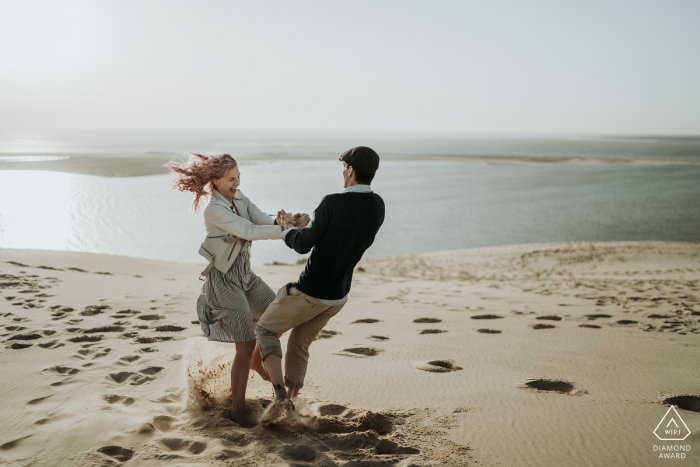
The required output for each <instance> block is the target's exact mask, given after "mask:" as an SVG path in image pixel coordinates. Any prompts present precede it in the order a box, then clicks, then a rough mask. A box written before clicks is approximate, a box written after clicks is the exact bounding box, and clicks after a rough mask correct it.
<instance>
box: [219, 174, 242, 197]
mask: <svg viewBox="0 0 700 467" xmlns="http://www.w3.org/2000/svg"><path fill="white" fill-rule="evenodd" d="M212 183H213V184H214V188H216V190H217V191H218V192H219V193H221V194H222V195H223V196H224V197H225V198H227V199H230V198H233V197H234V196H236V190H237V189H238V186H239V185H240V184H241V172H240V170H238V166H236V167H231V168H230V169H229V170H228V172H226V173H225V174H224V176H223V177H221V178H217V179H216V180H213V182H212Z"/></svg>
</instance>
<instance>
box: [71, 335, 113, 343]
mask: <svg viewBox="0 0 700 467" xmlns="http://www.w3.org/2000/svg"><path fill="white" fill-rule="evenodd" d="M103 338H104V336H102V335H99V336H78V337H72V338H70V339H68V340H69V341H71V342H99V341H101V340H102V339H103Z"/></svg>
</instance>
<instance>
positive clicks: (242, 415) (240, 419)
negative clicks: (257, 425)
mask: <svg viewBox="0 0 700 467" xmlns="http://www.w3.org/2000/svg"><path fill="white" fill-rule="evenodd" d="M229 417H230V418H231V420H233V421H234V422H236V423H238V424H239V425H240V426H241V427H242V428H253V426H254V425H253V424H252V423H250V422H249V421H248V416H247V414H246V411H245V409H243V411H242V412H234V411H233V409H231V410H230V411H229Z"/></svg>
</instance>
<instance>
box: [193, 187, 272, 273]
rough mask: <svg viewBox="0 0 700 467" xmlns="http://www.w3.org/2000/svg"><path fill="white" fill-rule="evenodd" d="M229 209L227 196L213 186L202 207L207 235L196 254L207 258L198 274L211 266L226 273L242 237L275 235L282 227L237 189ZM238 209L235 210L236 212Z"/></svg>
mask: <svg viewBox="0 0 700 467" xmlns="http://www.w3.org/2000/svg"><path fill="white" fill-rule="evenodd" d="M233 205H234V206H235V207H236V210H235V211H234V210H233V207H232V206H231V203H230V202H229V200H227V199H226V198H224V197H223V196H222V195H221V193H219V192H218V191H216V190H214V193H213V194H212V196H211V199H210V200H209V204H208V205H207V207H206V209H205V210H204V227H205V228H206V230H207V236H206V238H205V239H204V243H202V246H201V247H200V249H199V254H200V255H202V256H204V257H205V258H207V259H208V260H209V266H208V267H207V269H206V270H204V272H202V275H204V276H207V275H208V274H209V271H210V270H211V268H212V267H215V268H216V269H218V270H219V271H221V272H223V273H224V274H226V272H227V271H228V270H229V269H230V268H231V265H232V264H233V262H234V260H235V259H236V257H237V256H238V253H239V252H240V251H241V246H242V243H243V242H242V241H240V239H244V240H266V239H271V240H272V239H279V238H280V234H281V233H282V227H280V226H279V225H275V219H274V218H272V217H270V215H268V214H265V213H264V212H262V211H261V210H260V209H259V208H258V207H257V206H256V205H254V204H253V203H252V202H251V201H250V200H249V199H248V198H246V197H245V196H244V195H243V193H241V191H240V190H236V196H235V197H234V198H233ZM236 213H238V214H236Z"/></svg>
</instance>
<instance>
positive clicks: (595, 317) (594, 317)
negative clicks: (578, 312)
mask: <svg viewBox="0 0 700 467" xmlns="http://www.w3.org/2000/svg"><path fill="white" fill-rule="evenodd" d="M586 318H588V319H591V320H593V319H599V318H612V316H610V315H606V314H602V313H596V314H592V315H586Z"/></svg>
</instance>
